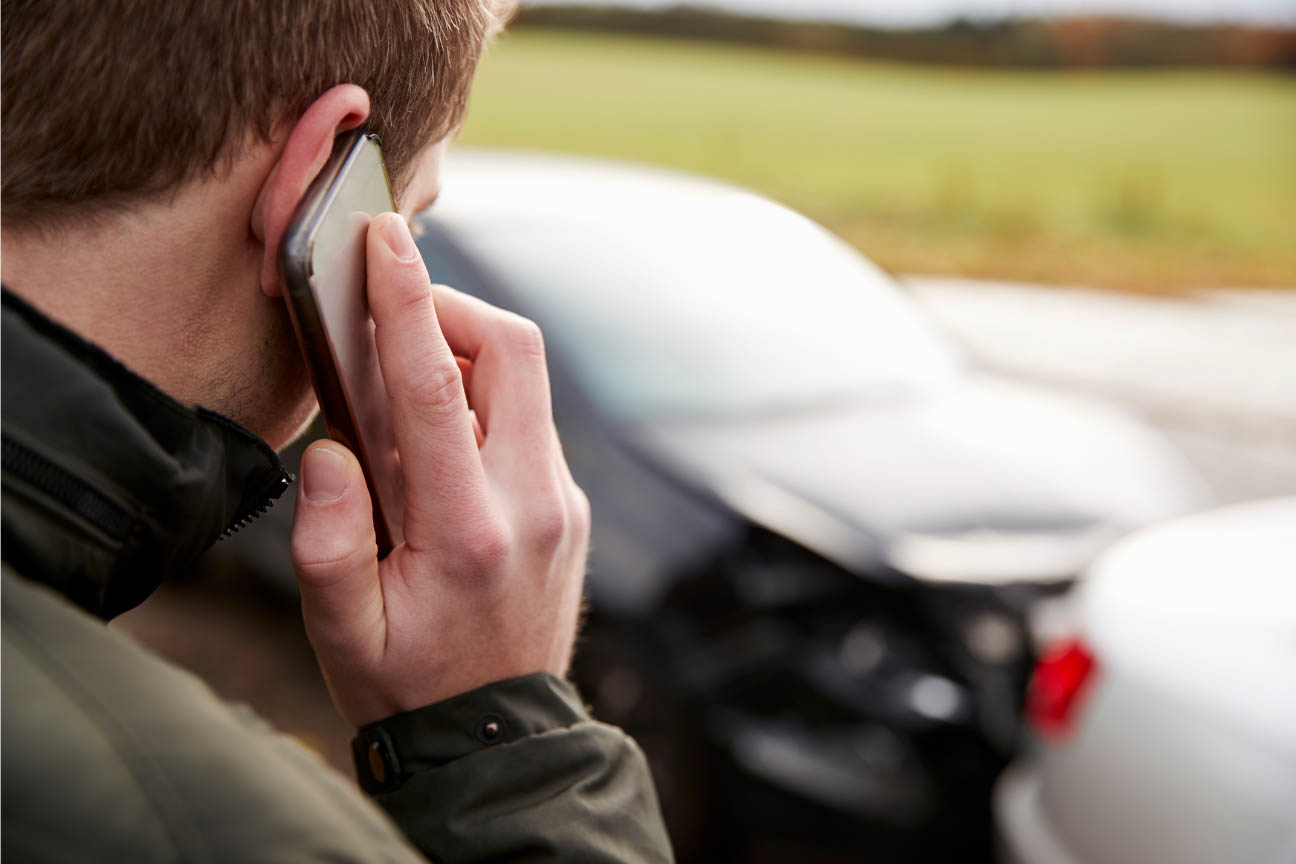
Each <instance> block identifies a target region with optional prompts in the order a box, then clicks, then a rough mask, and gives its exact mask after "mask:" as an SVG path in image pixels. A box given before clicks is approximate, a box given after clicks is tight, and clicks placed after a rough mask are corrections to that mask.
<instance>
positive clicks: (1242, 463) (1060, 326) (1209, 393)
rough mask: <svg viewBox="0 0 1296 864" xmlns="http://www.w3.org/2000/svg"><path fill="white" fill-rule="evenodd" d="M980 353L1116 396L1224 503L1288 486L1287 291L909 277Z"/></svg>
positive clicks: (1293, 490)
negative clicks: (1109, 288)
mask: <svg viewBox="0 0 1296 864" xmlns="http://www.w3.org/2000/svg"><path fill="white" fill-rule="evenodd" d="M906 282H907V283H908V284H909V286H910V287H911V288H912V290H913V292H914V294H915V295H916V296H917V298H918V299H919V301H920V302H921V303H922V304H923V306H924V307H926V308H927V310H928V311H929V312H930V313H931V315H932V316H933V317H934V318H935V319H936V321H937V322H938V323H939V324H940V325H941V326H942V327H944V328H945V329H946V331H947V332H948V333H950V335H951V336H953V337H954V339H955V340H956V341H957V342H959V343H961V344H962V345H963V346H964V348H965V349H966V351H967V353H968V355H969V356H970V357H971V358H972V360H973V361H974V362H975V363H977V364H978V365H980V366H982V367H984V368H987V369H991V370H994V371H997V372H1000V373H1003V374H1006V375H1010V376H1012V377H1017V378H1021V379H1024V380H1030V381H1035V382H1037V383H1042V384H1047V385H1050V386H1056V387H1061V388H1066V389H1072V390H1076V391H1083V392H1086V393H1096V394H1100V395H1103V396H1105V397H1108V398H1111V399H1114V400H1116V401H1118V402H1120V403H1122V404H1124V405H1125V406H1127V407H1128V408H1129V409H1131V410H1133V411H1135V412H1136V413H1139V414H1141V415H1142V416H1144V417H1145V418H1147V419H1148V420H1150V421H1151V422H1152V423H1154V424H1155V425H1156V426H1157V427H1159V428H1160V429H1161V430H1162V431H1163V432H1164V433H1165V434H1166V435H1167V436H1168V437H1169V438H1170V439H1171V440H1172V441H1173V442H1174V443H1175V444H1176V445H1177V446H1178V447H1179V448H1180V449H1181V450H1182V451H1183V452H1184V454H1185V455H1186V456H1187V457H1188V459H1189V460H1190V461H1191V462H1192V463H1193V464H1194V465H1195V466H1196V467H1197V469H1198V470H1199V471H1200V472H1201V473H1202V475H1203V477H1204V478H1205V479H1206V481H1207V483H1208V484H1209V485H1210V486H1211V488H1212V489H1213V490H1214V492H1215V494H1216V496H1217V497H1218V498H1219V500H1220V501H1222V502H1227V501H1240V500H1246V499H1249V498H1259V497H1267V496H1272V495H1284V494H1286V495H1296V291H1292V292H1249V291H1248V292H1225V291H1219V292H1207V293H1201V294H1196V295H1193V296H1191V297H1187V298H1175V299H1164V298H1159V297H1143V296H1131V295H1126V294H1116V293H1108V292H1100V291H1089V290H1081V289H1070V288H1065V289H1062V288H1047V287H1038V286H1030V285H1020V284H1010V283H1000V282H985V281H973V280H964V279H948V278H936V277H910V278H908V279H907V280H906Z"/></svg>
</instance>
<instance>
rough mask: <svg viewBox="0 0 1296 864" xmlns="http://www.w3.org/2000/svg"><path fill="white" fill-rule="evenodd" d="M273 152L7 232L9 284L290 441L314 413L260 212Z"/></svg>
mask: <svg viewBox="0 0 1296 864" xmlns="http://www.w3.org/2000/svg"><path fill="white" fill-rule="evenodd" d="M272 163H273V153H272V152H271V151H269V150H266V151H265V155H264V157H261V156H260V154H249V155H248V156H247V158H246V159H244V160H242V161H241V162H240V164H239V165H238V166H237V167H236V169H234V170H233V171H231V173H229V174H228V175H226V176H222V177H219V178H214V177H209V178H204V179H201V180H195V181H191V182H189V183H186V184H184V185H183V186H181V187H179V188H178V189H177V190H176V192H175V193H174V194H172V195H170V196H167V197H165V198H160V199H155V200H150V201H146V202H143V203H140V204H137V205H135V206H133V207H132V208H131V210H130V211H129V212H124V213H121V214H111V215H109V216H105V217H104V218H102V219H100V220H97V221H94V222H87V223H86V224H84V225H77V224H75V223H74V224H72V225H70V226H66V227H57V228H53V229H50V230H32V231H24V230H15V229H13V228H11V227H10V226H5V227H4V229H3V230H2V231H0V238H2V240H3V248H2V249H0V253H2V256H0V261H2V262H3V278H4V283H5V285H6V286H7V287H8V288H9V289H10V290H12V291H14V292H15V293H17V294H18V295H19V296H21V297H22V298H23V299H25V300H27V301H28V302H29V303H31V304H32V305H33V306H35V307H36V308H37V309H39V310H40V311H41V312H42V313H44V314H45V315H47V316H48V317H50V318H52V319H54V320H55V321H58V322H59V323H61V324H63V325H64V326H66V327H68V328H70V329H72V330H74V331H76V332H77V333H79V334H81V335H82V336H83V337H85V338H86V339H88V340H90V341H91V342H94V343H96V344H98V345H99V346H100V347H101V348H103V349H104V350H106V351H107V352H108V353H109V354H111V355H113V356H114V357H116V358H117V359H118V360H119V361H121V362H122V363H124V364H125V365H126V366H127V367H129V368H130V369H132V370H133V371H135V372H136V373H138V374H140V375H142V376H143V377H145V378H147V379H149V380H150V381H152V382H153V383H154V384H156V385H157V386H158V387H160V388H161V389H162V390H164V391H166V392H167V393H169V394H170V395H172V396H174V397H175V398H176V399H178V400H179V401H180V402H182V403H185V404H197V405H203V406H205V407H208V408H211V409H213V410H216V411H219V412H221V413H224V414H227V415H229V416H231V417H233V418H234V419H235V420H238V421H239V422H240V423H242V424H244V425H245V426H247V427H248V428H250V429H252V430H253V431H254V432H256V433H257V434H259V435H261V436H262V437H264V438H266V439H267V440H268V441H270V442H271V444H272V445H274V446H276V447H277V446H281V445H282V444H284V443H286V442H287V441H288V440H291V437H292V436H293V435H294V434H295V433H296V432H297V431H298V430H299V429H300V428H301V425H302V423H303V422H304V421H305V420H306V419H307V418H308V417H309V414H310V413H311V411H312V410H313V404H314V400H313V397H312V396H311V392H310V386H309V382H308V381H307V380H306V378H305V373H304V370H302V369H301V361H300V357H299V355H298V353H297V348H296V346H295V344H294V343H293V339H292V335H291V329H290V328H289V327H288V324H287V317H286V313H285V310H284V307H283V302H282V301H281V300H279V299H277V298H272V297H269V296H267V295H266V294H265V293H263V292H262V291H261V289H260V273H261V269H262V264H263V258H264V254H265V252H264V247H263V245H262V244H261V242H260V241H259V240H258V239H257V238H256V237H255V236H254V235H253V231H252V224H251V214H252V212H253V209H254V205H255V204H256V201H257V195H258V193H259V191H260V189H261V186H262V184H263V182H264V181H265V177H266V174H267V172H268V171H269V166H270V164H272Z"/></svg>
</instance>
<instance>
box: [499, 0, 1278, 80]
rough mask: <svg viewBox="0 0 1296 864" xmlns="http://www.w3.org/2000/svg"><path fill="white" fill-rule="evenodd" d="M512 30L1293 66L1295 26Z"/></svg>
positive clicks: (1045, 58)
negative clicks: (597, 32)
mask: <svg viewBox="0 0 1296 864" xmlns="http://www.w3.org/2000/svg"><path fill="white" fill-rule="evenodd" d="M513 26H515V27H537V28H544V27H549V28H562V29H567V30H572V29H579V30H603V31H620V32H635V33H646V34H654V35H663V36H673V37H681V38H692V39H705V40H710V41H724V42H736V43H744V44H752V45H763V46H773V47H779V48H790V49H795V50H802V51H815V52H822V53H831V54H842V55H849V56H859V57H869V58H873V59H880V60H895V61H901V62H910V63H941V64H952V65H961V66H1019V67H1034V68H1050V67H1055V68H1063V67H1104V66H1110V67H1154V66H1216V67H1220V66H1234V67H1265V68H1277V69H1285V70H1289V71H1290V70H1296V29H1290V28H1277V27H1248V26H1241V25H1225V24H1214V25H1188V24H1175V23H1170V22H1165V21H1155V20H1149V19H1138V18H1112V17H1077V18H1050V19H1033V18H1023V19H1008V20H999V21H967V20H956V21H953V22H951V23H949V24H946V25H943V26H939V27H926V28H915V29H906V30H892V29H882V28H877V27H864V26H857V25H850V24H838V23H832V22H798V21H786V20H778V19H772V18H762V17H756V16H750V15H733V14H729V13H724V12H716V11H712V10H707V9H698V8H693V7H688V6H677V7H673V8H669V9H663V10H639V9H621V8H612V7H592V6H577V5H571V6H527V7H523V8H522V9H521V11H520V12H519V13H518V16H517V18H516V19H515V21H514V23H513Z"/></svg>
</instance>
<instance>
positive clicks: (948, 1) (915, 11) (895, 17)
mask: <svg viewBox="0 0 1296 864" xmlns="http://www.w3.org/2000/svg"><path fill="white" fill-rule="evenodd" d="M523 2H524V3H525V4H526V5H536V6H539V5H544V4H546V3H555V2H557V3H570V2H579V0H523ZM681 2H685V3H687V5H690V6H701V7H706V8H714V9H724V10H730V11H738V12H746V13H755V14H760V15H772V16H777V17H788V18H799V19H816V18H817V19H827V20H831V21H847V22H851V23H860V24H871V25H875V26H883V27H909V26H921V25H925V24H940V23H943V22H946V21H949V20H952V19H954V18H957V17H964V18H1006V17H1017V16H1028V15H1029V16H1043V15H1076V14H1080V15H1093V14H1099V15H1110V14H1114V15H1137V16H1141V17H1153V18H1166V19H1170V20H1173V21H1187V22H1216V21H1221V22H1240V23H1254V24H1283V25H1287V26H1296V0H1225V2H1221V0H597V5H615V6H633V7H639V8H645V9H652V8H661V7H665V6H676V5H680V4H681Z"/></svg>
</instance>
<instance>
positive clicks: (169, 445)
mask: <svg viewBox="0 0 1296 864" xmlns="http://www.w3.org/2000/svg"><path fill="white" fill-rule="evenodd" d="M0 349H2V353H3V357H2V362H0V375H2V378H3V381H2V383H3V390H2V391H0V392H3V430H2V434H3V475H4V484H3V496H2V497H3V513H2V514H0V525H2V527H3V554H4V560H5V561H6V562H8V563H10V564H11V565H13V566H14V567H15V568H17V569H18V571H19V572H21V573H22V574H23V575H25V576H27V577H28V578H30V579H35V580H37V581H40V582H44V583H46V584H48V585H50V586H52V587H54V588H55V589H57V590H59V591H61V592H62V593H64V594H65V595H66V596H67V597H68V598H69V599H70V600H72V601H73V602H74V603H76V604H78V605H79V606H81V607H83V608H85V609H86V610H87V611H89V612H92V613H94V614H96V615H100V616H102V617H104V618H111V617H113V616H115V615H117V614H120V613H121V612H124V611H126V610H127V609H130V608H132V607H134V606H136V605H138V604H139V603H140V602H141V601H143V600H144V598H146V597H147V596H148V595H149V594H150V593H152V591H153V589H154V588H156V587H157V586H158V585H159V584H160V583H161V582H162V580H163V579H165V578H167V576H169V575H171V574H173V573H176V572H178V571H183V570H184V569H186V568H188V567H189V566H191V565H192V564H193V563H194V562H195V561H196V560H197V558H198V556H199V555H200V554H201V553H202V552H203V551H204V550H205V549H206V548H207V547H208V546H210V545H211V544H212V543H213V542H215V541H216V540H217V539H218V538H219V537H221V536H222V535H223V534H225V533H229V532H231V531H233V530H235V529H237V528H238V527H240V526H241V525H242V524H243V523H244V522H245V521H247V520H248V519H251V518H254V517H255V516H256V515H258V514H259V513H260V512H263V511H264V510H265V508H266V507H267V506H269V505H270V504H271V503H272V502H273V501H274V499H276V498H278V497H279V495H280V494H282V492H283V490H284V489H285V488H287V486H288V484H289V483H290V482H291V480H292V477H291V475H290V474H288V472H287V471H286V470H285V469H284V467H283V465H282V464H281V463H280V462H279V458H278V456H276V455H275V452H274V451H273V450H272V449H271V448H270V446H269V445H268V444H266V443H265V442H264V441H262V440H261V439H259V438H257V437H256V436H254V435H253V434H252V433H250V432H248V431H247V430H246V429H244V428H243V427H241V426H239V425H238V424H237V423H235V422H234V421H232V420H229V419H227V418H225V417H222V416H221V415H219V414H216V413H214V412H211V411H208V410H206V409H203V408H189V407H186V406H184V405H181V404H180V403H179V402H177V401H175V400H174V399H172V398H171V397H170V396H167V395H166V394H165V393H163V392H162V391H161V390H159V389H158V388H157V387H155V386H153V385H152V384H150V383H149V382H147V381H145V380H144V379H143V378H141V377H139V376H138V375H136V374H134V373H133V372H131V371H130V370H128V369H127V368H126V367H125V366H122V365H121V364H120V363H118V362H117V361H116V360H113V359H112V358H111V357H109V356H108V354H106V353H105V352H104V351H103V350H101V349H99V348H98V347H96V346H94V345H92V344H90V343H89V342H86V341H85V340H83V339H82V338H80V337H79V336H77V335H76V334H75V333H73V332H71V331H70V330H67V329H65V328H64V327H61V326H60V325H58V324H56V323H54V322H53V321H50V320H49V319H48V318H45V317H44V316H43V315H41V314H40V313H39V312H37V311H36V310H35V309H34V308H32V307H31V306H29V305H28V304H27V303H26V302H24V301H23V300H21V299H20V298H18V297H17V296H15V295H13V294H12V293H10V292H9V291H8V290H5V291H4V292H3V332H2V333H0Z"/></svg>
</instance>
